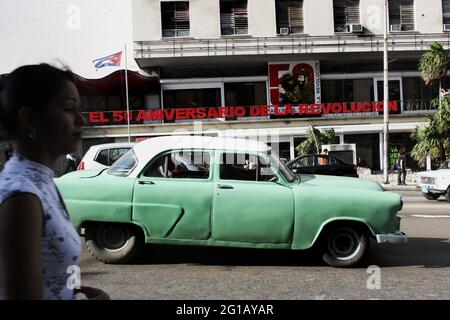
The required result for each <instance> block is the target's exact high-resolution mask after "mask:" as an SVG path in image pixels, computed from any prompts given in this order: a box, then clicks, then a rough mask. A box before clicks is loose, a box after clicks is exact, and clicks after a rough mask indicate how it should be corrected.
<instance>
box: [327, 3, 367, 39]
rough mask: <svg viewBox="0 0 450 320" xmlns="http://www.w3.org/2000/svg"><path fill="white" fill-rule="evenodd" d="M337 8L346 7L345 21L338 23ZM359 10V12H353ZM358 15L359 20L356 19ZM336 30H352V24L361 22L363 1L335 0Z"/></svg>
mask: <svg viewBox="0 0 450 320" xmlns="http://www.w3.org/2000/svg"><path fill="white" fill-rule="evenodd" d="M337 8H344V19H343V21H339V22H344V23H337V22H338V21H336V20H337V19H336V18H337V14H336V11H337ZM353 10H357V12H353ZM356 16H357V21H356ZM333 21H334V26H333V27H334V32H338V33H341V32H344V33H348V32H350V25H352V24H361V1H360V0H333Z"/></svg>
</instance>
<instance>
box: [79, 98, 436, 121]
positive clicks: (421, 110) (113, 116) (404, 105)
mask: <svg viewBox="0 0 450 320" xmlns="http://www.w3.org/2000/svg"><path fill="white" fill-rule="evenodd" d="M397 105H398V108H399V112H398V114H397V115H396V116H398V115H401V114H404V115H424V114H426V113H430V112H434V111H436V106H435V105H434V104H433V103H432V102H431V101H430V100H407V101H399V102H398V104H397ZM246 108H248V107H246ZM168 110H170V109H168ZM277 110H278V112H279V114H278V115H275V112H274V108H273V107H270V109H269V115H268V116H257V117H254V116H250V112H247V114H246V115H245V116H242V117H233V118H206V119H195V120H194V119H184V120H177V119H170V120H167V119H165V120H144V119H142V118H140V119H137V118H138V114H139V111H142V110H131V111H130V114H131V117H130V124H132V125H161V124H167V123H193V122H194V121H202V122H217V123H220V122H230V121H231V122H232V121H260V120H270V119H290V120H292V119H302V118H303V119H305V118H313V117H314V118H323V119H342V118H367V117H374V116H381V113H380V112H358V113H328V114H317V115H314V114H309V115H304V114H299V113H300V112H299V111H298V107H296V106H294V110H295V113H296V114H295V115H280V114H282V113H283V112H284V108H283V107H279V108H278V109H277ZM400 110H401V111H402V112H401V113H400ZM147 111H148V110H147ZM247 111H248V110H247ZM83 115H84V116H85V118H86V120H87V121H86V126H87V127H93V126H117V125H127V123H128V121H127V118H126V111H125V110H121V111H92V112H83Z"/></svg>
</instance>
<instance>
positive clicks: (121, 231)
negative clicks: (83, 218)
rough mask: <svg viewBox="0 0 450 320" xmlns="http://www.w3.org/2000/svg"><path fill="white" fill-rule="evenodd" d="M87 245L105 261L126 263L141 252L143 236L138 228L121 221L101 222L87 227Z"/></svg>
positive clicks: (96, 255) (98, 257) (95, 254)
mask: <svg viewBox="0 0 450 320" xmlns="http://www.w3.org/2000/svg"><path fill="white" fill-rule="evenodd" d="M86 235H87V237H86V247H87V248H88V250H89V252H90V253H91V255H92V256H94V257H95V258H96V259H97V260H99V261H101V262H103V263H111V264H116V263H125V262H128V261H130V260H131V259H132V258H133V257H135V255H136V254H137V253H138V252H139V250H140V248H141V247H142V244H143V238H142V236H141V234H140V233H139V232H137V230H136V228H135V227H133V226H130V225H126V224H120V223H101V224H96V225H94V224H93V225H90V226H87V228H86Z"/></svg>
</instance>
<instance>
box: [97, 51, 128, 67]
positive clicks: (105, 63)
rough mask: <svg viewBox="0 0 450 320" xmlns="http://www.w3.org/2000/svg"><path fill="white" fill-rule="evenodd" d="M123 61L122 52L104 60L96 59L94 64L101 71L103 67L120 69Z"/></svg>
mask: <svg viewBox="0 0 450 320" xmlns="http://www.w3.org/2000/svg"><path fill="white" fill-rule="evenodd" d="M121 60H122V51H120V52H117V53H115V54H111V55H109V56H106V57H103V58H98V59H95V60H93V61H92V63H93V64H94V67H95V68H97V69H100V68H103V67H119V66H120V62H121Z"/></svg>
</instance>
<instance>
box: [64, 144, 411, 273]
mask: <svg viewBox="0 0 450 320" xmlns="http://www.w3.org/2000/svg"><path fill="white" fill-rule="evenodd" d="M55 182H56V184H57V185H58V187H59V189H60V191H61V193H62V195H63V197H64V199H65V202H66V205H67V208H68V211H69V213H70V216H71V219H72V221H73V224H74V226H75V228H76V229H77V230H78V231H79V232H80V233H81V234H83V235H84V236H85V240H86V245H87V247H88V249H89V251H90V252H91V253H92V255H93V256H94V257H96V258H97V259H98V260H100V261H103V262H104V263H122V262H126V261H128V260H129V259H131V258H132V257H133V256H134V255H135V254H136V252H138V251H139V250H140V248H141V246H142V244H143V243H144V242H145V243H157V244H178V245H199V246H224V247H242V248H243V247H245V248H266V249H293V250H303V249H308V248H313V247H314V248H317V249H319V250H320V251H321V252H322V254H323V260H324V261H325V262H326V263H327V264H329V265H332V266H338V267H344V266H351V265H354V264H355V263H357V262H359V261H360V260H361V258H362V257H363V256H364V254H365V252H366V251H367V249H368V247H369V239H370V238H373V239H375V240H376V241H377V242H378V243H392V242H395V243H402V242H406V240H407V237H406V235H405V234H404V233H401V232H400V231H399V228H400V218H399V217H397V212H398V211H399V210H401V208H402V205H403V203H402V200H401V197H400V196H399V195H398V194H396V193H390V192H384V191H383V189H382V188H381V186H380V185H379V184H377V183H374V182H372V181H368V180H362V179H361V180H360V179H352V178H346V177H332V176H319V175H300V176H296V175H294V174H293V173H292V172H291V171H290V170H289V169H288V168H287V167H286V166H285V165H284V164H283V163H282V162H281V161H280V160H279V158H278V156H277V155H276V154H275V153H274V152H272V151H271V149H270V147H269V146H267V145H266V144H264V143H260V142H256V141H249V140H242V139H230V138H228V139H227V138H217V137H193V136H185V137H175V138H173V137H157V138H152V139H150V140H146V141H143V142H140V143H138V144H136V145H135V146H134V147H133V148H132V149H131V150H130V151H128V152H127V153H126V154H125V155H124V156H123V157H122V158H120V159H119V160H118V161H117V162H116V163H114V164H113V165H112V166H111V168H109V169H108V170H105V169H103V170H93V171H75V172H72V173H69V174H67V175H65V176H63V177H61V178H57V179H55Z"/></svg>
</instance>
